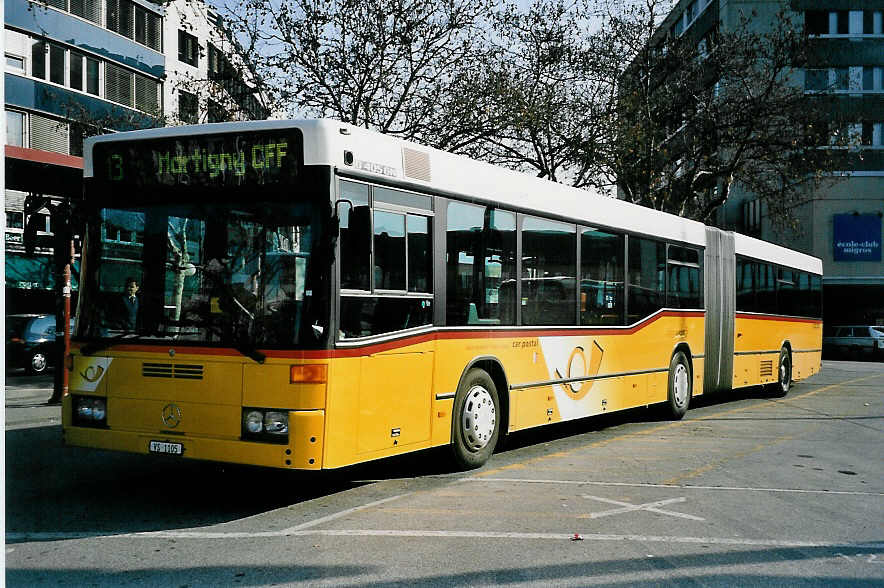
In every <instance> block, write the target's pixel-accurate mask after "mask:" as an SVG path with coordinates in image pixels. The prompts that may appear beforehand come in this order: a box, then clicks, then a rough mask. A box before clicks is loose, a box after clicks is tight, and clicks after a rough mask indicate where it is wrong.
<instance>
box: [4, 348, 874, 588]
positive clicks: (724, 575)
mask: <svg viewBox="0 0 884 588" xmlns="http://www.w3.org/2000/svg"><path fill="white" fill-rule="evenodd" d="M41 382H42V380H40V379H37V380H28V379H26V378H23V377H21V378H20V377H18V376H11V377H10V376H9V375H7V382H6V384H7V385H6V394H7V395H6V402H5V404H6V425H7V432H6V525H5V526H6V535H5V538H6V547H5V556H6V562H5V563H6V580H7V583H8V585H10V586H33V585H57V584H65V585H69V586H70V585H73V586H80V585H83V586H117V585H133V586H158V585H162V586H189V587H191V586H271V585H305V586H308V585H309V586H357V585H367V584H372V585H389V586H406V585H408V586H413V585H426V586H467V585H468V586H483V585H544V586H546V585H555V586H587V585H604V586H632V585H636V584H652V585H678V586H682V585H688V586H693V585H701V586H734V585H740V586H742V585H753V586H774V585H776V586H780V585H789V586H792V585H798V586H863V585H866V586H884V461H882V459H881V456H882V447H884V443H882V441H884V364H882V363H874V362H847V361H843V362H842V361H837V362H836V361H824V363H823V370H822V372H821V373H820V374H818V375H816V376H814V377H813V378H811V379H809V380H807V381H804V382H800V383H798V384H796V385H795V386H794V387H793V389H792V391H791V392H790V394H789V395H788V396H787V397H786V398H783V399H773V398H768V397H766V396H765V395H764V394H763V393H762V392H761V391H759V390H757V389H752V390H747V391H744V392H740V393H737V394H731V395H729V396H728V397H726V398H722V397H719V398H698V399H695V402H694V404H693V407H692V409H691V410H690V411H689V412H688V414H687V416H686V417H685V419H684V420H682V421H678V422H670V421H665V420H659V419H658V418H657V417H656V416H655V413H654V412H652V411H647V410H636V411H628V412H625V413H618V414H615V415H607V416H605V417H603V418H595V419H586V420H581V421H578V422H572V423H565V424H561V425H556V426H553V427H546V428H542V429H538V430H533V431H527V432H522V433H519V434H516V435H514V436H512V437H511V439H510V441H509V443H508V445H507V448H506V449H505V450H503V451H500V452H498V453H496V454H495V455H494V456H493V457H492V459H491V460H490V461H489V463H488V464H487V465H486V466H485V467H484V468H481V469H479V470H475V471H471V472H452V471H451V470H450V469H449V467H448V466H447V464H446V463H445V459H444V458H445V452H444V451H440V450H433V451H425V452H420V453H416V454H412V455H409V456H404V457H400V458H396V459H390V460H384V461H382V462H376V463H373V464H366V465H362V466H358V467H353V468H347V469H345V470H340V471H333V472H323V473H319V474H304V473H292V472H281V471H275V470H263V469H258V468H248V467H238V466H226V465H221V464H208V463H198V462H189V461H180V460H175V459H170V458H159V457H154V456H132V455H126V454H119V453H111V452H103V451H93V450H85V449H80V448H67V447H64V446H63V445H62V443H61V430H60V425H59V424H58V423H59V408H58V407H49V406H45V405H44V404H43V403H45V400H46V399H47V398H48V397H49V394H50V390H49V386H50V385H51V379H49V378H46V379H45V384H43V383H41ZM41 385H42V386H45V387H44V388H41V387H40V386H41Z"/></svg>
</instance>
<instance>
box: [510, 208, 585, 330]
mask: <svg viewBox="0 0 884 588" xmlns="http://www.w3.org/2000/svg"><path fill="white" fill-rule="evenodd" d="M576 275H577V227H576V226H575V225H571V224H568V223H562V222H559V221H552V220H548V219H543V218H537V217H533V216H526V217H525V220H524V221H523V224H522V308H523V309H526V307H527V310H528V312H526V313H524V314H523V315H522V324H523V325H558V324H561V325H573V324H576V322H577V299H576V297H577V283H576ZM529 284H530V285H533V286H534V287H533V288H531V287H528V285H529Z"/></svg>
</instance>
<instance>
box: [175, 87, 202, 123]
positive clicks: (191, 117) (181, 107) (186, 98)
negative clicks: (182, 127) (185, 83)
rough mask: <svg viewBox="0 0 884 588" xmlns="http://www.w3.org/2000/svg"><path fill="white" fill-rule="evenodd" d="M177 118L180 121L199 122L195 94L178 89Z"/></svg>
mask: <svg viewBox="0 0 884 588" xmlns="http://www.w3.org/2000/svg"><path fill="white" fill-rule="evenodd" d="M178 118H179V119H181V122H185V123H188V124H196V123H198V122H199V105H198V102H197V98H196V94H191V93H190V92H185V91H183V90H178Z"/></svg>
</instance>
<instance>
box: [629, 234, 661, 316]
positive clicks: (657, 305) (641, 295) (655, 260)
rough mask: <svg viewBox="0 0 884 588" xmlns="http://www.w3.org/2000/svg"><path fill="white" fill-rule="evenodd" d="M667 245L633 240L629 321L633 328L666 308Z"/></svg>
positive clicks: (631, 243)
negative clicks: (639, 321) (635, 324)
mask: <svg viewBox="0 0 884 588" xmlns="http://www.w3.org/2000/svg"><path fill="white" fill-rule="evenodd" d="M665 268H666V244H665V243H661V242H660V241H654V240H652V239H643V238H641V237H630V238H629V276H628V282H629V290H628V292H629V301H628V305H627V308H628V309H629V317H628V320H627V321H626V322H627V323H628V324H632V323H635V322H637V321H638V320H641V319H643V318H645V317H647V316H650V315H652V314H654V313H655V312H657V311H658V310H660V309H661V308H663V304H664V303H665V292H664V286H665V280H666V276H665Z"/></svg>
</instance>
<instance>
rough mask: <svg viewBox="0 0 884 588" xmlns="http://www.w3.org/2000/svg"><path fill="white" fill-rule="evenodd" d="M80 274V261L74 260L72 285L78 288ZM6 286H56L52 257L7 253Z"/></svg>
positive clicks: (47, 288)
mask: <svg viewBox="0 0 884 588" xmlns="http://www.w3.org/2000/svg"><path fill="white" fill-rule="evenodd" d="M79 274H80V263H79V261H75V262H74V267H73V270H72V272H71V286H72V287H73V289H74V290H76V289H77V287H78V285H77V277H78V276H79ZM6 287H7V288H20V289H23V290H52V289H53V288H54V287H55V276H54V275H53V265H52V257H50V256H48V255H34V256H27V255H17V254H15V253H7V254H6Z"/></svg>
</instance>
